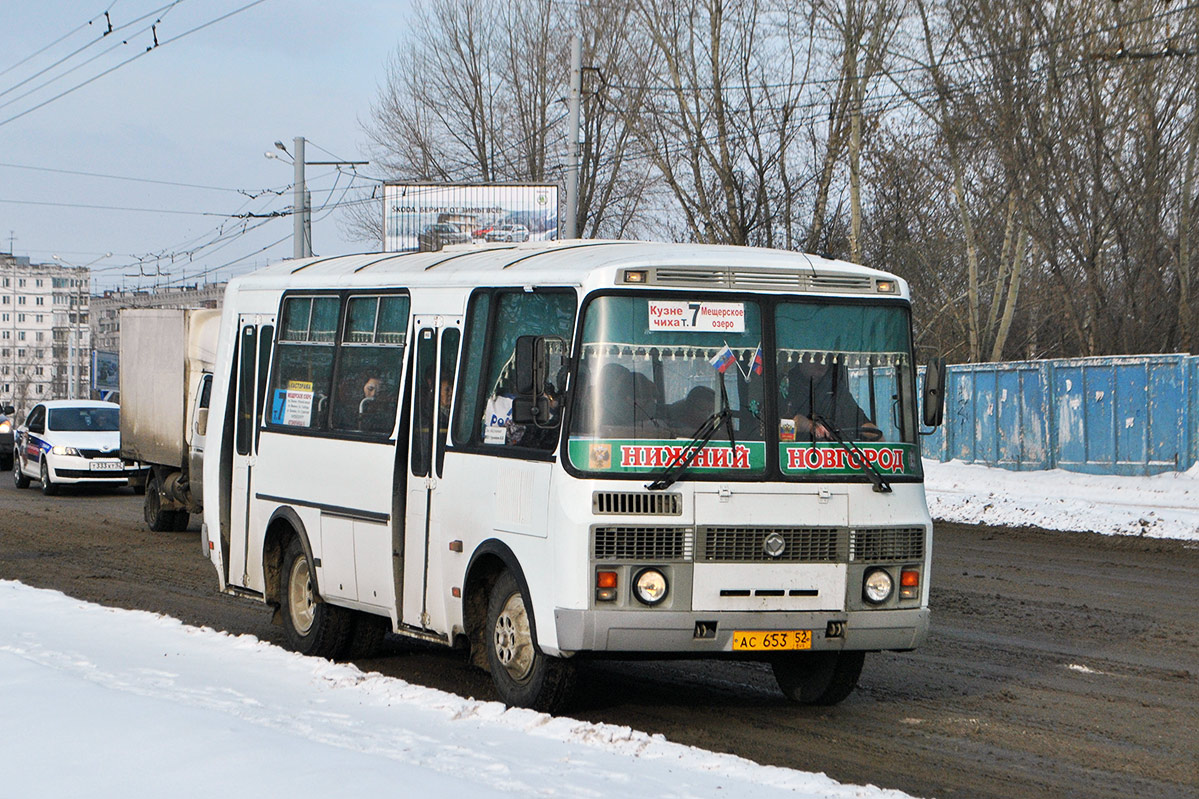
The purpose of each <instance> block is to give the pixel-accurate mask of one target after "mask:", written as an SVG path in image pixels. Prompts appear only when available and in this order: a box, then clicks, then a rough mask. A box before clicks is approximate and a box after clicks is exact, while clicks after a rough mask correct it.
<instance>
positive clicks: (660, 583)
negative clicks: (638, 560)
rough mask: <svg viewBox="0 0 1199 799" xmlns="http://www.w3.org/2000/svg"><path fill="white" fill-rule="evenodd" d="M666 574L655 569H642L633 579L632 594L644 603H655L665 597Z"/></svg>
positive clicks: (666, 589)
mask: <svg viewBox="0 0 1199 799" xmlns="http://www.w3.org/2000/svg"><path fill="white" fill-rule="evenodd" d="M668 590H669V589H668V588H667V585H666V575H664V574H662V572H660V571H658V570H657V569H642V570H641V571H639V572H637V576H636V577H635V578H634V579H633V594H634V595H635V596H636V597H637V599H638V600H639V601H640V602H641V603H642V604H645V605H656V604H658V603H659V602H661V601H662V600H663V599H665V598H666V592H667V591H668Z"/></svg>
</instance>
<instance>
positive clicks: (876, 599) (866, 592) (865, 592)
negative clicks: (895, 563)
mask: <svg viewBox="0 0 1199 799" xmlns="http://www.w3.org/2000/svg"><path fill="white" fill-rule="evenodd" d="M894 590H895V581H894V580H892V579H891V575H890V574H888V573H887V570H886V569H871V570H870V571H868V572H866V579H865V580H863V581H862V598H863V599H865V600H866V601H867V602H870V603H873V604H875V605H881V604H882V603H884V602H886V601H887V600H888V599H890V598H891V592H892V591H894Z"/></svg>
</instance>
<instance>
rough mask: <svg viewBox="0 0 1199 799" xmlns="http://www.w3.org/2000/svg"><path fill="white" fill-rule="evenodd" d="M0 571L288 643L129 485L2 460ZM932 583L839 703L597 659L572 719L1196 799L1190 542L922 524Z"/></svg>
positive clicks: (987, 781)
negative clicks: (925, 615) (922, 606)
mask: <svg viewBox="0 0 1199 799" xmlns="http://www.w3.org/2000/svg"><path fill="white" fill-rule="evenodd" d="M0 579H9V580H20V581H21V582H23V583H26V584H28V585H32V586H37V587H40V588H52V589H56V590H59V591H62V592H64V593H66V594H69V595H71V596H75V597H78V598H80V599H85V600H88V601H91V602H97V603H100V604H104V605H110V606H114V607H122V608H136V609H140V610H148V611H154V612H157V613H163V614H166V615H169V616H173V617H175V618H178V619H180V620H182V621H184V622H186V623H188V624H194V625H202V626H208V627H213V628H215V629H218V630H225V631H228V632H232V633H237V634H251V635H255V636H258V637H259V638H261V639H263V640H266V641H270V642H272V643H276V644H280V645H282V644H283V633H282V628H280V627H277V626H273V625H271V623H270V614H269V612H268V611H267V609H266V608H265V607H264V606H262V605H260V604H257V603H255V602H252V601H249V600H244V599H235V598H232V597H228V596H224V595H221V594H219V593H218V592H217V581H216V574H215V572H214V571H213V569H212V567H211V565H210V564H209V563H208V561H207V560H205V559H204V558H203V557H202V555H201V551H200V534H199V518H198V517H192V526H191V529H190V530H188V531H187V532H183V533H151V532H150V531H149V530H148V529H147V528H146V526H145V524H144V523H143V522H142V519H141V497H137V496H134V495H133V494H132V493H131V492H129V491H128V490H127V489H122V490H119V491H108V490H100V489H96V490H90V489H89V490H76V491H71V490H70V489H68V490H67V491H65V492H64V495H63V496H58V497H43V496H42V495H41V494H40V493H39V492H38V491H37V489H36V484H35V486H34V487H33V488H30V489H26V490H24V491H19V490H17V489H16V488H14V487H13V485H12V481H11V479H9V475H8V474H7V473H5V474H3V475H0ZM932 580H933V588H932V599H931V605H932V611H933V617H932V619H933V620H932V630H931V635H930V637H929V641H928V642H927V644H926V645H925V646H924V647H922V648H921V649H920V650H918V651H916V652H910V653H904V654H895V653H881V654H874V655H870V656H868V657H867V659H866V666H865V669H864V670H863V673H862V678H861V682H860V685H859V689H858V691H857V692H855V693H854V695H852V696H851V697H850V698H849V699H848V700H846V701H845V702H844V703H842V704H840V705H838V706H836V707H832V708H797V707H794V706H790V705H787V704H785V703H784V701H783V698H782V695H781V694H780V693H779V691H778V689H777V687H776V686H775V683H774V679H773V677H772V676H771V674H770V671H769V669H768V668H767V667H765V666H763V665H761V664H753V663H749V664H746V663H735V662H701V661H670V662H660V661H648V662H606V663H596V664H589V665H588V666H586V668H585V669H584V671H583V677H582V678H583V684H584V691H583V692H582V697H581V698H580V700H579V701H578V704H577V706H576V707H575V708H574V709H573V710H572V711H571V712H570V713H569V715H571V716H573V717H576V718H580V719H585V720H588V721H598V722H608V723H612V724H620V725H627V726H630V727H633V728H635V729H640V730H645V731H647V732H650V733H661V734H663V735H665V736H666V737H667V738H669V739H670V740H673V741H676V742H679V743H683V744H690V745H694V746H699V747H703V748H706V749H713V750H716V751H722V752H730V753H733V754H736V755H740V756H743V757H746V758H750V759H752V760H755V761H757V762H759V763H767V764H772V765H777V766H786V767H790V768H796V769H802V770H805V771H819V772H824V773H826V774H828V775H829V776H831V777H833V778H835V779H838V780H842V781H845V782H851V783H859V784H866V783H869V784H874V785H878V786H882V787H888V788H898V789H900V790H903V791H906V792H908V793H911V794H913V795H916V796H922V797H932V796H937V797H955V796H962V797H971V799H985V798H988V797H995V798H996V799H999V798H1000V797H1002V798H1003V799H1009V797H1025V796H1027V797H1105V798H1106V797H1111V798H1112V799H1116V798H1117V797H1118V798H1119V799H1128V797H1155V798H1156V797H1171V798H1172V797H1199V713H1197V712H1196V711H1197V708H1199V544H1197V543H1195V542H1179V541H1163V540H1156V539H1145V538H1127V537H1106V536H1100V535H1094V534H1085V533H1060V532H1048V531H1044V530H1035V529H997V528H985V527H971V526H963V525H952V524H938V525H937V529H936V535H935V541H934V546H933V575H932ZM385 655H386V656H385V657H378V658H373V659H370V660H360V661H356V663H357V665H358V666H359V667H360V668H362V669H364V670H370V671H379V672H382V673H384V674H387V675H391V676H395V677H399V678H402V679H405V680H408V681H411V682H414V683H419V684H422V685H428V686H432V687H435V688H440V689H444V690H447V691H452V692H454V693H457V694H461V695H463V696H473V697H476V698H479V699H494V698H495V695H494V693H493V691H492V689H491V684H490V681H489V678H488V677H487V676H486V675H485V674H483V673H482V672H479V671H477V670H475V669H474V668H472V667H470V666H469V665H468V664H467V662H466V658H465V657H464V656H463V655H462V654H460V653H455V652H450V651H447V650H442V649H436V648H432V647H429V646H425V645H418V644H411V643H408V642H406V641H403V640H401V639H399V638H396V637H394V636H389V637H388V641H387V646H386V652H385Z"/></svg>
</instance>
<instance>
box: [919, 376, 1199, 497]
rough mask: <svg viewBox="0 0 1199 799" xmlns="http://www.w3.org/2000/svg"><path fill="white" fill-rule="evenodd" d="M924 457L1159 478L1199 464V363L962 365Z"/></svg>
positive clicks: (950, 378)
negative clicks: (1151, 475) (1157, 476)
mask: <svg viewBox="0 0 1199 799" xmlns="http://www.w3.org/2000/svg"><path fill="white" fill-rule="evenodd" d="M947 372H948V374H947V380H946V387H945V396H946V405H945V424H943V425H942V426H941V428H940V429H938V431H937V432H936V434H935V435H931V436H927V437H926V438H925V439H924V455H925V457H928V458H934V459H936V460H942V461H945V460H961V461H966V462H968V463H983V464H987V465H991V466H1002V467H1004V468H1007V469H1019V470H1028V469H1054V468H1061V469H1069V470H1071V471H1076V472H1090V473H1094V474H1155V473H1157V472H1163V471H1172V470H1186V469H1189V468H1190V467H1191V466H1192V465H1193V464H1194V463H1195V461H1196V458H1197V457H1199V435H1197V434H1196V428H1197V426H1199V356H1190V355H1126V356H1111V357H1103V358H1073V359H1067V360H1051V361H1016V362H1009V363H983V364H958V365H954V366H950V367H949V369H948V370H947Z"/></svg>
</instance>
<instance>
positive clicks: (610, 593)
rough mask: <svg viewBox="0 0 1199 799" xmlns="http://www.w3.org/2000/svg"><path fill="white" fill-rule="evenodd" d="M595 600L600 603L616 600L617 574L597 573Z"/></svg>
mask: <svg viewBox="0 0 1199 799" xmlns="http://www.w3.org/2000/svg"><path fill="white" fill-rule="evenodd" d="M595 598H596V600H598V601H600V602H612V601H615V599H616V572H596V573H595Z"/></svg>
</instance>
